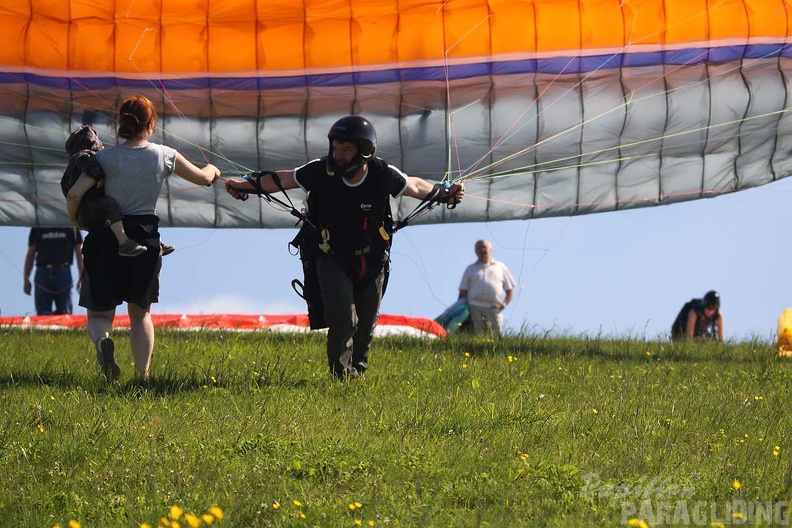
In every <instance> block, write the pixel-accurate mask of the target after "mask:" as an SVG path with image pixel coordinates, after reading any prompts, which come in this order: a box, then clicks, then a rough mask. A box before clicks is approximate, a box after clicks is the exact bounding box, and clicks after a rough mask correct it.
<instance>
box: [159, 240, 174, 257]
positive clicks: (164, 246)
mask: <svg viewBox="0 0 792 528" xmlns="http://www.w3.org/2000/svg"><path fill="white" fill-rule="evenodd" d="M160 248H162V256H163V257H164V256H165V255H170V254H171V253H173V252H174V251H176V246H171V245H168V244H162V243H160Z"/></svg>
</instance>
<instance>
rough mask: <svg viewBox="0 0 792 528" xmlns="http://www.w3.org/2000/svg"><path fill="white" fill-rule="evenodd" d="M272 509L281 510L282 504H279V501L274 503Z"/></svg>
mask: <svg viewBox="0 0 792 528" xmlns="http://www.w3.org/2000/svg"><path fill="white" fill-rule="evenodd" d="M272 509H273V510H279V509H280V503H278V501H275V502H273V503H272Z"/></svg>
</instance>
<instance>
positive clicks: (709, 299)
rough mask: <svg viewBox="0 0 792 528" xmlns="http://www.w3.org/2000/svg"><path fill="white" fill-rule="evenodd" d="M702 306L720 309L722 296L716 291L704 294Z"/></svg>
mask: <svg viewBox="0 0 792 528" xmlns="http://www.w3.org/2000/svg"><path fill="white" fill-rule="evenodd" d="M702 304H703V305H704V306H709V305H713V306H718V307H720V295H718V292H716V291H715V290H710V291H708V292H707V293H705V294H704V298H703V299H702Z"/></svg>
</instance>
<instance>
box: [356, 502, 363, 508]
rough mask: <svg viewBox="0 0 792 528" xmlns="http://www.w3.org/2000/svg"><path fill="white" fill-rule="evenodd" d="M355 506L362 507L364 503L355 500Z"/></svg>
mask: <svg viewBox="0 0 792 528" xmlns="http://www.w3.org/2000/svg"><path fill="white" fill-rule="evenodd" d="M355 507H356V508H362V507H363V503H362V502H358V501H355Z"/></svg>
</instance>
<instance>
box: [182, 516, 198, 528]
mask: <svg viewBox="0 0 792 528" xmlns="http://www.w3.org/2000/svg"><path fill="white" fill-rule="evenodd" d="M184 520H185V521H186V522H187V524H189V525H190V528H198V527H199V526H201V519H199V518H198V516H197V515H193V514H192V513H186V514H185V515H184Z"/></svg>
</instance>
